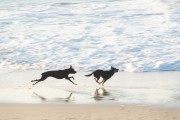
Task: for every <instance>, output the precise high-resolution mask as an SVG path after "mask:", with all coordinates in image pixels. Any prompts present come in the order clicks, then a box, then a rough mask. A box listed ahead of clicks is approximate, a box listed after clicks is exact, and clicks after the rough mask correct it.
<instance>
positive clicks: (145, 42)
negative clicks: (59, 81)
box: [0, 0, 180, 72]
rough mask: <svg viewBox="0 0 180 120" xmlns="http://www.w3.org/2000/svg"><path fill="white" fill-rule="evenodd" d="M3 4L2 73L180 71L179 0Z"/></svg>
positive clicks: (0, 15)
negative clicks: (7, 70)
mask: <svg viewBox="0 0 180 120" xmlns="http://www.w3.org/2000/svg"><path fill="white" fill-rule="evenodd" d="M0 3H1V5H0V29H1V31H0V68H6V69H63V68H66V67H67V66H69V65H73V66H74V68H75V69H76V70H79V71H88V70H94V69H109V68H110V66H114V67H117V68H119V69H120V70H122V71H128V72H137V71H138V72H139V71H140V72H143V71H179V70H180V47H179V46H180V39H179V38H180V37H179V32H180V29H179V27H178V26H179V21H178V16H179V11H180V10H179V8H180V7H178V6H179V2H178V1H177V0H172V1H170V0H166V1H161V0H148V1H147V0H126V1H124V0H123V1H111V0H106V1H93V0H90V1H88V2H86V1H83V0H78V1H63V0H62V1H59V0H51V1H50V0H45V1H42V0H36V1H35V0H32V1H28V0H25V1H18V0H15V1H11V0H7V1H1V2H0Z"/></svg>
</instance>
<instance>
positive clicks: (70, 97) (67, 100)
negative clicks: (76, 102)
mask: <svg viewBox="0 0 180 120" xmlns="http://www.w3.org/2000/svg"><path fill="white" fill-rule="evenodd" d="M33 94H34V95H35V96H36V97H38V98H40V99H41V100H42V101H48V99H47V98H45V97H43V96H41V95H39V94H37V93H35V92H34V93H33ZM72 95H73V93H70V94H69V95H68V96H67V97H66V98H56V99H54V100H57V101H59V102H67V103H68V102H70V101H72Z"/></svg>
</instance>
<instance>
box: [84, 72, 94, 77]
mask: <svg viewBox="0 0 180 120" xmlns="http://www.w3.org/2000/svg"><path fill="white" fill-rule="evenodd" d="M92 74H94V72H93V73H91V74H89V75H85V76H87V77H89V76H91V75H92Z"/></svg>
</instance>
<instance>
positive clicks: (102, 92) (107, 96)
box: [93, 88, 115, 100]
mask: <svg viewBox="0 0 180 120" xmlns="http://www.w3.org/2000/svg"><path fill="white" fill-rule="evenodd" d="M93 98H94V99H95V100H115V98H114V97H112V95H111V93H110V92H108V91H107V90H106V89H105V88H97V89H96V90H95V92H94V97H93Z"/></svg>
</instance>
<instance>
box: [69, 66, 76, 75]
mask: <svg viewBox="0 0 180 120" xmlns="http://www.w3.org/2000/svg"><path fill="white" fill-rule="evenodd" d="M69 73H72V74H75V73H77V72H76V71H75V70H74V69H73V68H72V66H70V68H69Z"/></svg>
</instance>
